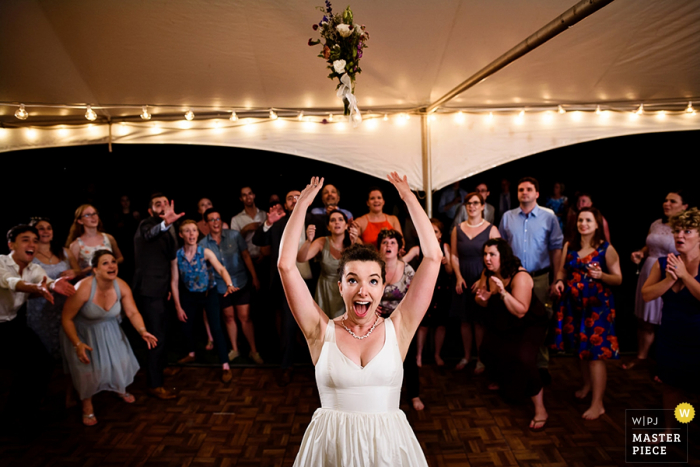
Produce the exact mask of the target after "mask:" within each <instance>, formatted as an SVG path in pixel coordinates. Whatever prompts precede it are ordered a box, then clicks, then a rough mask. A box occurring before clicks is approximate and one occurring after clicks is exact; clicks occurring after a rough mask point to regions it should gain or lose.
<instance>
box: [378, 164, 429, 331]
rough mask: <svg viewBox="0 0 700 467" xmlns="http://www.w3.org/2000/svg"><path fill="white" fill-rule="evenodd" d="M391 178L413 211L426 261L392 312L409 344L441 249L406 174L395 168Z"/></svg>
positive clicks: (425, 301) (426, 305)
mask: <svg viewBox="0 0 700 467" xmlns="http://www.w3.org/2000/svg"><path fill="white" fill-rule="evenodd" d="M388 178H389V181H390V182H391V183H392V184H393V185H394V187H396V190H397V191H398V192H399V195H400V196H401V199H402V200H403V201H404V202H405V203H406V207H407V208H408V213H409V214H410V215H411V220H412V221H413V225H414V226H415V228H416V232H417V233H418V239H419V241H420V248H421V251H422V252H423V261H421V263H420V266H419V267H418V270H417V271H416V275H415V276H413V281H411V286H410V287H409V288H408V292H406V296H405V297H404V299H403V300H402V301H401V303H400V304H399V306H397V307H396V310H395V311H394V313H392V316H391V319H392V320H393V321H394V322H395V323H396V325H397V327H398V330H399V338H400V339H401V340H406V339H407V341H406V345H408V343H410V341H411V339H412V338H413V335H414V334H415V332H416V330H417V329H418V326H419V325H420V322H421V320H422V319H423V315H425V312H426V311H427V310H428V306H429V305H430V301H431V300H432V298H433V291H434V290H435V283H436V281H437V277H438V274H439V273H440V264H441V261H442V249H441V248H440V244H439V243H438V241H437V237H436V236H435V232H434V231H433V226H432V224H431V223H430V219H428V216H427V215H426V214H425V211H423V207H422V206H421V205H420V203H419V202H418V199H417V198H416V195H414V194H413V192H412V191H411V188H410V187H409V186H408V180H407V178H406V176H405V175H404V176H403V178H401V177H399V175H398V174H397V173H396V172H392V173H390V174H389V175H388Z"/></svg>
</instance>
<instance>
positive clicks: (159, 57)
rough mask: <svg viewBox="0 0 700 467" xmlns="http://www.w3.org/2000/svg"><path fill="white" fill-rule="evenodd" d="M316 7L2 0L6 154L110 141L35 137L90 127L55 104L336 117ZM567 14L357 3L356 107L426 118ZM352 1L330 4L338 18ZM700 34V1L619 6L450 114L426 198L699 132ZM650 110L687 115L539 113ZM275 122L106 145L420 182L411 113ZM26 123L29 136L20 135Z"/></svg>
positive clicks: (440, 120) (144, 134) (449, 106)
mask: <svg viewBox="0 0 700 467" xmlns="http://www.w3.org/2000/svg"><path fill="white" fill-rule="evenodd" d="M320 4H322V0H310V1H290V0H257V1H256V0H238V1H231V0H173V1H165V0H150V1H143V0H120V1H99V2H96V1H90V0H75V1H62V2H56V1H51V0H4V1H3V2H1V3H0V64H1V66H2V72H1V73H0V102H1V103H5V104H14V105H0V125H2V126H4V127H6V129H5V130H4V131H0V151H8V150H14V149H22V148H30V147H46V146H60V145H70V144H89V143H96V142H104V141H105V140H106V138H107V134H108V129H107V128H106V126H105V127H104V128H100V129H98V130H97V131H95V129H93V130H91V131H88V130H87V129H86V128H85V126H84V125H83V126H82V127H72V126H70V127H69V128H71V129H70V130H68V131H69V132H70V134H67V131H66V129H65V128H58V127H53V128H49V127H45V126H41V125H42V124H48V123H53V124H61V123H67V124H70V123H71V122H73V123H75V122H76V121H77V120H81V121H82V123H87V122H85V120H82V119H83V117H82V115H83V114H84V113H85V109H84V108H75V109H72V108H50V107H45V106H42V105H43V104H59V105H62V104H77V105H85V104H92V105H93V106H95V107H98V108H99V107H100V106H107V107H110V108H107V109H98V115H99V116H100V120H98V122H99V121H102V122H105V121H106V120H107V118H109V119H111V121H114V122H118V121H119V120H120V119H123V118H125V117H132V118H133V117H135V116H136V115H138V114H139V113H140V112H141V110H140V107H141V106H142V105H146V104H148V105H149V106H150V107H149V108H150V109H151V112H152V113H153V121H152V122H148V123H147V125H153V122H155V121H157V120H158V119H159V117H163V118H165V116H166V115H170V116H172V115H182V113H183V112H184V110H186V109H187V108H192V109H193V110H194V111H195V113H196V114H197V115H204V114H209V115H213V114H214V113H217V112H220V113H221V114H222V116H224V118H225V116H226V112H227V111H230V110H236V111H237V112H239V113H242V114H243V113H244V112H245V110H246V109H258V110H260V109H269V108H276V109H287V110H290V111H292V110H294V111H297V110H304V111H305V113H306V114H307V115H312V114H314V113H315V112H316V113H320V112H329V111H334V112H338V111H339V109H340V108H341V105H340V101H339V100H338V98H337V97H336V96H335V84H334V83H332V82H331V81H330V80H328V79H327V78H326V74H327V70H326V69H325V64H324V63H323V61H322V60H320V59H319V58H317V57H316V54H317V53H318V51H319V47H318V46H316V47H314V48H311V47H308V46H307V45H306V43H307V40H308V39H309V38H310V37H316V33H315V32H314V31H313V30H312V29H311V25H312V24H313V23H315V22H318V21H319V19H320V13H319V12H318V11H317V10H315V9H314V7H315V6H317V5H320ZM573 4H574V2H573V1H572V0H539V1H537V2H514V1H512V0H491V1H489V2H481V1H458V0H451V1H435V2H425V1H422V0H405V1H400V2H399V1H389V0H385V1H370V0H356V1H353V2H352V3H351V6H352V8H353V11H354V13H355V19H356V20H357V21H358V22H359V23H362V24H365V25H366V26H367V30H368V31H369V32H370V34H371V39H370V41H369V48H368V49H367V50H366V51H365V56H364V57H363V59H362V63H361V65H362V68H363V73H362V74H361V75H359V77H358V81H357V86H356V95H357V97H358V104H359V106H360V109H361V110H363V111H368V110H373V111H375V112H377V113H379V115H383V113H384V112H389V113H392V111H394V112H398V111H410V110H415V109H417V108H421V107H426V106H428V105H430V104H431V103H432V102H434V101H435V100H437V99H438V98H439V97H441V96H442V95H443V94H445V93H447V92H448V91H449V90H450V89H452V88H454V87H455V86H456V85H458V84H459V83H460V82H462V81H463V80H465V79H466V78H467V77H469V76H471V75H472V74H474V73H475V72H477V71H478V70H480V69H481V68H483V67H484V66H486V65H488V64H489V63H491V62H492V61H493V60H495V59H496V58H497V57H499V56H500V55H501V54H503V53H504V52H506V51H507V50H509V49H510V48H511V47H513V46H515V45H516V44H518V43H519V42H521V41H522V40H523V39H525V38H526V37H528V36H529V35H530V34H532V33H534V32H535V31H537V30H538V29H540V28H541V27H542V26H543V25H545V24H546V23H548V22H549V21H551V20H552V19H554V18H555V17H557V16H558V15H559V14H561V13H563V12H564V11H565V10H567V9H569V8H570V7H571V6H572V5H573ZM344 6H346V4H345V3H342V4H341V3H336V4H335V5H334V8H336V9H340V8H343V7H344ZM699 33H700V2H697V1H694V0H671V1H663V2H660V1H658V0H616V1H613V2H612V3H611V4H610V5H607V6H605V7H603V8H602V9H601V10H600V11H598V12H596V13H594V14H592V15H591V16H590V17H588V18H586V19H584V20H583V21H581V22H580V23H578V24H576V25H575V26H573V27H572V28H570V29H568V30H567V31H565V32H563V33H561V34H560V35H558V36H557V37H555V38H554V39H552V40H550V41H549V42H547V43H545V44H544V45H542V46H541V47H539V48H537V49H535V50H534V51H532V52H531V53H529V54H527V55H525V56H524V57H521V58H520V59H519V60H517V61H516V62H514V63H512V64H510V65H509V66H507V67H506V68H504V69H502V70H500V71H498V72H497V73H495V74H494V75H492V76H490V77H489V78H488V79H486V80H485V81H483V82H481V83H479V84H477V85H476V86H474V87H472V88H470V89H469V90H467V91H466V92H464V93H463V94H460V95H459V96H457V97H456V98H455V99H453V100H451V101H449V102H448V103H446V104H445V105H444V106H442V107H441V109H440V110H439V111H438V115H437V118H436V119H435V120H434V121H432V122H431V123H430V125H431V134H432V135H433V140H432V141H431V143H430V149H431V152H432V160H433V165H432V167H433V169H432V172H433V183H432V186H433V187H434V188H439V187H441V186H445V185H446V184H448V183H450V182H452V181H454V180H457V179H460V178H463V177H465V176H467V175H469V174H471V173H474V172H478V171H480V170H484V169H485V168H488V167H491V166H492V165H493V164H497V163H503V162H505V161H507V160H512V159H516V158H518V157H523V156H525V155H529V154H532V153H533V152H537V151H541V150H544V149H550V148H553V147H558V146H563V145H566V144H573V143H576V142H581V141H587V140H590V139H596V138H602V137H608V136H615V135H622V134H631V133H641V132H648V131H672V130H681V129H698V128H700V115H699V116H693V117H690V118H688V115H686V114H684V113H683V110H684V107H685V105H686V104H687V102H688V101H694V100H700V34H699ZM641 102H643V103H644V104H645V107H646V109H647V110H653V109H655V108H656V109H665V110H668V111H671V114H672V113H673V111H674V110H675V111H678V113H679V115H669V118H665V119H659V118H655V117H654V116H653V115H651V114H650V113H649V112H647V114H646V115H644V116H642V117H641V118H640V119H639V120H638V121H636V122H635V121H630V120H629V119H628V118H626V116H627V115H629V113H627V114H625V117H623V116H621V115H619V114H617V113H616V114H615V115H614V118H608V119H606V120H605V121H604V123H600V122H598V123H596V122H594V121H593V120H590V118H592V117H591V116H592V115H593V113H592V112H586V113H585V118H583V119H581V118H573V117H567V118H566V119H564V117H559V116H557V115H555V118H554V121H553V122H550V123H549V125H548V126H545V127H543V126H542V125H543V123H542V119H540V118H539V117H537V118H535V117H534V116H533V115H535V114H537V113H536V110H538V109H542V108H543V106H554V107H556V105H559V104H561V105H564V106H565V107H567V108H569V109H574V108H581V109H586V108H587V109H589V110H594V109H595V105H601V106H602V107H603V108H604V109H606V108H609V109H613V110H619V111H622V110H625V111H629V110H630V109H632V108H634V107H636V106H638V105H639V103H641ZM19 103H25V104H27V106H28V110H29V112H30V118H29V119H28V120H26V121H24V122H20V121H19V120H17V119H15V117H14V116H13V113H14V112H15V110H16V109H17V104H19ZM32 104H34V105H35V106H32ZM591 105H592V107H591ZM129 106H132V107H129ZM456 109H463V110H467V111H471V112H478V111H484V110H486V111H488V110H493V111H494V112H496V115H494V119H493V120H492V121H491V123H489V124H478V123H477V122H479V121H481V120H478V119H481V118H482V117H483V115H482V114H480V115H477V114H474V113H470V114H467V117H466V118H465V122H464V124H463V126H459V127H458V126H455V124H454V121H453V119H452V117H451V116H450V117H449V118H448V116H447V115H445V114H444V112H446V111H449V110H456ZM521 109H525V110H527V111H528V114H527V116H526V121H525V122H522V121H521V122H514V121H513V116H514V115H515V114H512V113H509V112H508V110H512V111H514V112H516V113H517V112H519V111H520V110H521ZM261 115H262V114H261ZM281 115H282V114H281ZM290 115H295V114H290ZM537 115H539V114H537ZM557 119H558V120H557ZM652 119H653V120H652ZM136 120H138V119H136ZM589 120H590V121H589ZM224 121H225V120H224ZM392 121H393V120H392ZM392 121H390V122H389V123H391V122H392ZM269 123H270V125H267V124H263V125H258V126H257V130H256V131H255V132H252V133H251V132H250V131H245V130H243V129H242V128H241V127H239V126H237V125H228V126H224V127H222V128H219V130H218V132H212V131H211V128H210V127H211V125H209V126H207V125H208V123H207V124H205V123H203V122H198V121H197V120H195V122H194V123H193V126H192V128H189V129H185V128H183V127H178V126H176V125H175V124H174V122H170V123H164V124H163V128H162V129H159V130H158V131H157V132H156V131H147V130H146V127H144V126H139V123H138V122H137V121H133V119H132V121H131V122H130V123H129V125H127V126H126V127H127V128H131V129H132V130H133V131H126V130H125V129H124V128H122V129H121V130H119V131H117V130H115V131H113V132H112V141H113V142H115V143H120V142H122V143H150V142H152V143H163V142H188V143H196V144H221V145H229V146H245V147H257V148H261V149H269V150H278V151H282V152H289V153H292V154H298V155H301V156H305V157H311V158H314V159H319V160H325V161H329V162H333V163H341V164H343V165H345V166H348V167H350V168H354V169H357V170H361V171H363V172H367V173H371V174H374V175H377V176H381V175H382V174H384V173H386V170H387V168H391V167H393V168H396V165H397V161H401V164H406V166H407V170H408V171H409V175H410V177H411V184H412V185H413V186H414V187H415V188H419V187H422V186H423V184H424V177H425V174H424V173H423V169H422V154H421V133H420V124H419V118H417V117H416V118H412V119H411V120H409V121H408V122H404V124H403V125H398V124H392V125H389V123H386V122H382V121H381V120H379V121H378V122H374V123H375V126H376V125H377V124H378V125H379V126H380V129H379V131H376V130H374V129H373V128H360V129H352V128H351V127H349V126H348V128H347V129H345V130H344V131H347V133H346V134H345V136H343V137H341V136H339V135H340V134H341V132H340V131H338V129H337V128H333V129H331V128H329V127H331V126H332V125H328V126H322V127H320V128H319V129H316V130H313V131H311V130H309V129H308V127H307V129H306V130H304V128H302V127H301V126H300V125H301V123H300V122H299V124H295V123H294V122H292V121H290V122H289V125H286V126H281V125H277V126H273V125H272V122H269ZM365 123H367V122H365ZM381 125H385V126H384V127H382V126H381ZM28 126H33V127H34V129H33V130H31V131H33V133H27V131H29V130H27V129H26V128H15V127H28ZM362 126H363V127H364V126H365V124H364V123H363V125H362ZM148 128H152V127H151V126H149V127H148ZM460 128H461V129H460ZM494 128H496V130H494ZM59 131H60V132H62V133H59ZM373 131H374V133H373ZM370 134H373V135H379V136H367V135H370ZM251 135H256V136H251ZM329 148H342V151H341V150H340V149H329ZM447 167H449V169H447Z"/></svg>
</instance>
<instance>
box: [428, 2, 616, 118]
mask: <svg viewBox="0 0 700 467" xmlns="http://www.w3.org/2000/svg"><path fill="white" fill-rule="evenodd" d="M612 2H613V0H581V1H580V2H578V3H577V4H576V5H574V6H573V7H571V8H569V9H568V10H566V11H565V12H564V13H562V14H561V15H559V16H558V17H556V18H555V19H553V20H552V21H550V22H549V23H547V24H546V25H545V26H544V27H542V28H540V29H539V30H538V31H537V32H535V33H534V34H532V35H531V36H530V37H528V38H527V39H525V40H524V41H522V42H521V43H519V44H518V45H516V46H515V47H513V48H512V49H510V50H509V51H507V52H506V53H504V54H503V55H501V56H500V57H498V58H497V59H496V60H494V61H493V62H491V63H489V64H488V65H486V66H485V67H484V68H482V69H481V70H479V71H477V72H476V73H475V74H473V75H472V76H470V77H469V78H467V79H466V81H464V82H462V83H461V84H460V85H459V86H457V87H456V88H454V89H452V90H451V91H450V92H448V93H447V94H445V95H444V96H442V97H441V98H439V99H438V100H436V101H435V102H433V103H432V104H430V106H429V107H428V108H427V109H426V110H427V112H428V113H431V112H434V111H435V110H437V108H438V107H440V106H441V105H443V104H445V103H446V102H448V101H450V100H452V99H454V98H455V97H457V96H458V95H459V94H461V93H463V92H464V91H466V90H467V89H469V88H471V87H472V86H474V85H476V84H479V83H480V82H481V81H483V80H485V79H486V78H488V77H489V76H491V75H492V74H494V73H496V72H497V71H498V70H500V69H501V68H504V67H505V66H507V65H509V64H510V63H512V62H514V61H515V60H517V59H518V58H520V57H522V56H523V55H525V54H527V53H528V52H530V51H532V50H534V49H536V48H537V47H539V46H541V45H542V44H544V43H545V42H547V41H548V40H550V39H552V38H553V37H555V36H557V35H558V34H559V33H561V32H564V31H566V30H567V29H568V28H570V27H571V26H573V25H574V24H576V23H578V22H579V21H581V20H582V19H584V18H586V17H588V16H589V15H592V14H593V13H595V12H596V11H598V10H600V9H601V8H603V7H604V6H606V5H607V4H609V3H612Z"/></svg>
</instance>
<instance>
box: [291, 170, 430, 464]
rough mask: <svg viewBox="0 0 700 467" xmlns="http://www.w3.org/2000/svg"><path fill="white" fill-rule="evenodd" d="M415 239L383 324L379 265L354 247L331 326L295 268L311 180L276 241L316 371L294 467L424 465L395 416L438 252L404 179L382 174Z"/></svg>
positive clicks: (316, 184) (366, 250) (315, 182)
mask: <svg viewBox="0 0 700 467" xmlns="http://www.w3.org/2000/svg"><path fill="white" fill-rule="evenodd" d="M388 178H389V181H390V182H391V183H392V184H393V185H394V186H395V187H396V189H397V191H398V192H399V195H400V196H401V198H402V199H403V200H404V202H405V203H406V205H407V207H408V212H409V213H410V215H411V218H412V220H413V223H414V225H415V227H416V231H417V232H418V237H419V239H420V242H421V250H422V251H423V262H422V263H421V265H420V267H419V268H418V271H417V272H416V274H415V276H414V278H413V282H412V284H411V288H410V289H409V290H408V292H407V293H406V297H405V298H404V300H403V301H402V302H401V303H400V304H399V305H398V306H397V307H396V309H395V310H394V312H393V313H392V315H391V317H390V318H387V319H383V318H380V317H379V316H378V315H377V313H376V312H377V307H378V306H379V303H380V301H381V299H382V295H383V293H384V283H385V274H386V273H385V270H384V262H383V261H382V260H381V258H379V257H378V254H377V252H376V250H375V249H374V248H371V247H368V246H363V245H353V246H351V247H349V248H347V249H346V250H345V251H344V252H343V256H342V258H341V260H340V267H339V268H340V273H341V277H340V282H339V284H338V286H339V289H340V293H341V295H342V297H343V302H344V303H345V309H346V311H345V314H344V315H343V316H341V317H339V318H336V319H335V320H330V319H329V318H328V317H327V316H326V314H325V313H323V311H322V310H321V309H320V308H319V306H318V305H317V304H316V303H315V302H314V301H313V299H312V298H311V294H310V293H309V290H308V288H307V287H306V284H305V283H304V280H303V279H302V277H301V274H300V273H299V271H298V270H297V268H296V259H297V258H296V256H297V248H298V245H299V238H300V236H301V233H302V229H303V228H304V217H305V215H306V211H307V209H308V208H309V206H310V205H311V203H312V201H313V199H314V197H315V196H316V195H317V194H318V192H319V191H320V190H321V187H322V185H323V179H320V180H319V179H318V178H316V177H314V178H312V179H311V183H310V184H309V185H307V187H306V188H305V189H304V191H303V192H302V193H301V196H300V197H299V201H298V202H297V205H296V208H295V209H294V212H293V213H292V216H291V217H290V219H289V222H288V224H287V228H286V229H285V231H284V235H283V236H282V242H281V246H280V258H279V262H278V269H279V271H280V276H281V279H282V284H283V285H284V291H285V294H286V296H287V300H288V302H289V306H290V308H291V311H292V314H293V315H294V318H295V319H296V321H297V323H298V324H299V327H300V328H301V330H302V332H303V333H304V336H305V338H306V341H307V344H308V345H309V350H310V352H311V358H312V361H313V362H314V364H315V366H316V381H317V384H318V389H319V394H320V396H321V406H322V407H321V408H320V409H318V410H317V411H316V412H315V413H314V416H313V419H312V420H311V423H310V424H309V427H308V428H307V430H306V434H305V435H304V438H303V440H302V443H301V447H300V449H299V454H298V456H297V459H296V461H295V463H294V465H295V466H306V465H308V466H314V467H315V466H318V465H324V466H328V465H338V466H341V465H343V466H344V465H374V466H406V465H410V466H425V465H427V463H426V461H425V456H424V455H423V452H422V451H421V448H420V444H418V440H417V439H416V437H415V434H414V433H413V431H412V430H411V427H410V426H409V424H408V421H407V420H406V416H405V415H404V413H403V412H401V411H400V410H399V398H400V395H401V382H402V379H403V371H402V361H403V359H404V358H405V357H406V352H407V351H408V346H409V344H410V343H411V339H412V338H413V335H414V334H415V332H416V329H418V325H419V324H420V322H421V319H422V318H423V315H424V314H425V312H426V310H427V308H428V305H429V304H430V300H431V297H432V293H433V289H434V288H435V281H436V279H437V276H438V272H439V271H440V261H441V259H442V252H441V250H440V245H439V244H438V242H437V239H436V238H435V234H434V233H433V229H432V226H431V225H430V221H429V220H428V217H427V216H426V215H425V213H424V212H423V209H422V207H421V205H420V203H419V202H418V200H417V199H416V197H415V195H414V194H413V193H412V192H411V190H410V188H409V186H408V182H407V180H406V177H405V176H404V177H403V178H400V177H399V176H398V174H396V173H395V172H394V173H391V174H390V175H389V176H388Z"/></svg>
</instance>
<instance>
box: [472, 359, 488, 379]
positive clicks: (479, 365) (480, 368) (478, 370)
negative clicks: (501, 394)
mask: <svg viewBox="0 0 700 467" xmlns="http://www.w3.org/2000/svg"><path fill="white" fill-rule="evenodd" d="M485 370H486V367H485V366H484V364H483V363H481V360H478V361H477V362H476V368H474V376H479V375H480V374H481V373H483V372H484V371H485Z"/></svg>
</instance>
